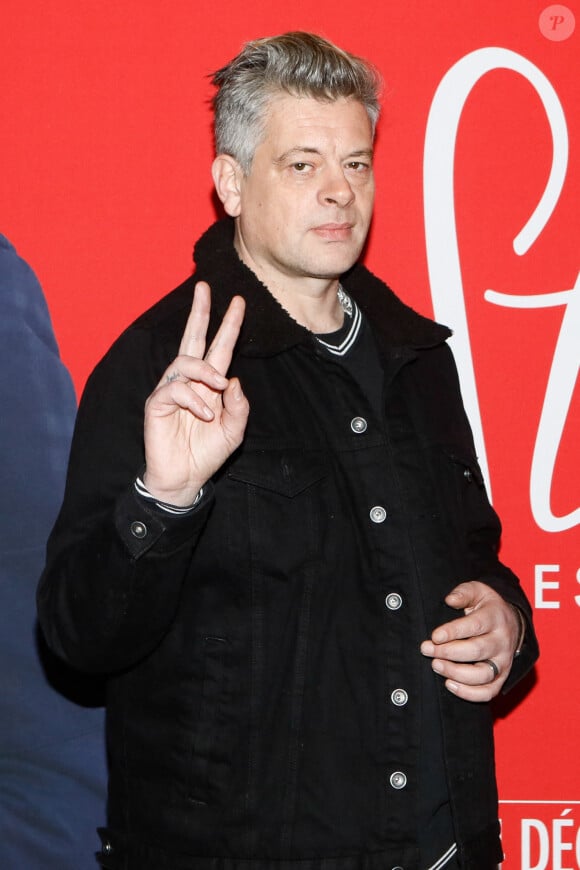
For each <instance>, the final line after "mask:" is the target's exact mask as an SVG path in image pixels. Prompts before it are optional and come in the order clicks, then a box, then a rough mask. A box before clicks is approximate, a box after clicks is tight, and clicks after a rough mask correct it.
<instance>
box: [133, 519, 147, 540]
mask: <svg viewBox="0 0 580 870" xmlns="http://www.w3.org/2000/svg"><path fill="white" fill-rule="evenodd" d="M131 534H132V535H133V537H135V538H140V539H141V538H144V537H145V536H146V535H147V526H146V525H145V523H141V522H139V520H135V522H133V523H131Z"/></svg>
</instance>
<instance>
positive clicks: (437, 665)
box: [431, 661, 443, 674]
mask: <svg viewBox="0 0 580 870" xmlns="http://www.w3.org/2000/svg"><path fill="white" fill-rule="evenodd" d="M431 667H432V668H433V670H434V671H435V673H436V674H442V673H443V665H442V664H441V662H437V661H436V662H433V664H432V665H431Z"/></svg>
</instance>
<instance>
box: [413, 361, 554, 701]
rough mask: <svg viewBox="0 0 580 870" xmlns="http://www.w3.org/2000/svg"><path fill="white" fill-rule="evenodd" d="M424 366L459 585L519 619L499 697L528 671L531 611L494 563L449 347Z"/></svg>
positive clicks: (422, 383)
mask: <svg viewBox="0 0 580 870" xmlns="http://www.w3.org/2000/svg"><path fill="white" fill-rule="evenodd" d="M429 358H430V359H429ZM424 362H425V363H426V365H422V366H421V374H420V375H419V372H417V375H418V377H417V378H416V388H417V390H418V391H420V392H421V393H422V399H423V406H424V408H426V410H427V415H428V416H429V417H430V418H431V420H433V419H435V420H437V424H436V425H437V427H438V438H439V440H440V442H441V443H442V444H445V445H447V446H448V447H449V452H450V454H451V456H452V459H453V460H454V462H456V463H457V465H458V469H459V470H458V473H457V474H458V478H459V481H460V483H459V484H457V488H458V489H459V490H460V496H459V498H460V500H459V504H458V509H459V523H460V528H461V534H462V537H463V550H464V552H465V553H466V566H467V570H468V572H469V573H468V576H466V577H465V578H464V579H466V580H480V581H481V582H482V583H485V584H487V585H488V586H490V587H491V588H492V589H494V590H495V591H496V592H497V593H498V594H499V595H501V596H502V598H503V599H504V600H505V601H507V602H508V603H509V604H512V605H514V606H515V607H517V608H519V610H520V612H521V613H522V615H523V617H524V621H525V635H524V643H523V646H522V648H521V651H520V654H519V655H518V656H516V657H515V658H514V661H513V664H512V669H511V671H510V674H509V677H508V679H507V680H506V682H505V683H504V686H503V692H507V691H509V689H511V688H512V686H514V685H515V684H516V683H517V682H518V681H519V680H520V679H521V678H522V677H523V676H524V675H525V674H526V673H527V672H528V671H529V670H530V669H531V668H532V666H533V664H534V662H535V661H536V659H537V657H538V654H539V650H538V642H537V639H536V635H535V632H534V626H533V620H532V608H531V606H530V603H529V601H528V599H527V597H526V595H525V593H524V591H523V589H522V587H521V585H520V582H519V580H518V578H517V577H516V575H515V574H514V573H513V572H512V571H511V570H510V569H509V568H508V567H507V566H506V565H504V564H503V563H502V562H501V561H500V558H499V551H500V543H501V534H502V527H501V522H500V519H499V517H498V515H497V513H496V512H495V510H494V509H493V507H492V506H491V504H490V502H489V499H488V496H487V492H486V489H485V484H484V480H483V475H482V473H481V470H480V468H479V464H478V461H477V458H476V454H475V446H474V443H473V435H472V431H471V427H470V424H469V421H468V419H467V415H466V413H465V409H464V406H463V401H462V398H461V391H460V385H459V378H458V375H457V368H456V365H455V361H454V358H453V354H452V352H451V350H450V348H449V346H448V345H447V344H443V345H441V346H439V347H437V348H434V349H433V350H432V351H431V352H429V353H427V354H425V359H424ZM450 445H452V446H450ZM457 448H459V450H458V452H455V451H456V449H457Z"/></svg>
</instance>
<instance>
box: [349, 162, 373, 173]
mask: <svg viewBox="0 0 580 870" xmlns="http://www.w3.org/2000/svg"><path fill="white" fill-rule="evenodd" d="M347 166H348V168H349V169H354V170H355V172H364V170H365V169H368V163H363V162H362V160H351V161H350V163H347Z"/></svg>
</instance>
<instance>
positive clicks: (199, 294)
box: [179, 281, 211, 359]
mask: <svg viewBox="0 0 580 870" xmlns="http://www.w3.org/2000/svg"><path fill="white" fill-rule="evenodd" d="M210 311H211V291H210V288H209V284H207V283H206V282H205V281H198V283H197V284H196V285H195V291H194V293H193V302H192V304H191V311H190V312H189V317H188V318H187V323H186V324H185V329H184V331H183V336H182V338H181V343H180V345H179V356H181V355H184V356H193V357H196V359H203V355H204V353H205V339H206V335H207V326H208V323H209V314H210Z"/></svg>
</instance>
